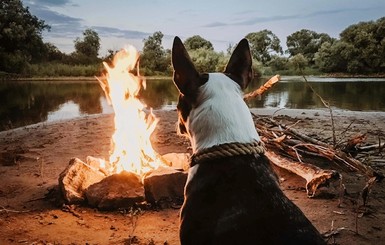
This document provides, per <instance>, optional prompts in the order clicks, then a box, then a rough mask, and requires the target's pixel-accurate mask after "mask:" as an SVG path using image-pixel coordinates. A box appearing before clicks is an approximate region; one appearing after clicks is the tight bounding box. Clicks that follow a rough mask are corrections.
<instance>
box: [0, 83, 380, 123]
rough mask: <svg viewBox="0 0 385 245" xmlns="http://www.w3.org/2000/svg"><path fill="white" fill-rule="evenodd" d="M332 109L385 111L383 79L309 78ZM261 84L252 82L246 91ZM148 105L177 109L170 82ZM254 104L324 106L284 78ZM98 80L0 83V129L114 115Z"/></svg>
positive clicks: (152, 93) (156, 88)
mask: <svg viewBox="0 0 385 245" xmlns="http://www.w3.org/2000/svg"><path fill="white" fill-rule="evenodd" d="M309 80H310V81H311V82H310V85H311V86H312V87H313V88H314V90H315V91H317V93H318V94H319V95H320V96H322V98H324V99H325V100H327V101H328V102H330V104H331V105H332V107H335V108H340V109H347V110H356V111H385V80H384V79H372V80H368V79H366V80H365V79H360V80H357V79H353V80H352V79H348V80H346V79H345V80H339V79H330V78H327V79H309ZM261 84H262V82H261V81H253V82H252V84H250V86H249V88H248V91H251V90H254V89H256V88H257V87H259V86H260V85H261ZM140 96H141V98H142V100H143V101H144V102H145V103H146V104H147V105H148V107H151V108H154V109H161V108H163V109H164V108H171V109H175V104H176V101H177V98H178V92H177V90H176V88H175V86H174V84H173V83H172V81H171V79H170V80H168V79H166V80H149V81H147V90H146V91H143V92H142V93H141V94H140ZM248 105H249V106H250V107H257V108H261V107H279V108H282V107H286V108H297V109H308V108H323V107H324V106H323V104H322V102H321V101H320V99H319V98H318V97H317V95H316V94H314V93H313V92H312V90H311V89H310V88H309V87H308V86H307V85H306V83H304V82H303V81H301V80H300V79H293V78H291V79H287V80H285V79H283V81H281V82H279V83H278V84H277V85H275V86H274V87H273V88H272V89H270V90H269V91H268V92H267V93H265V94H264V95H262V96H261V98H260V99H254V100H252V101H249V102H248ZM111 112H112V108H111V107H110V106H109V105H108V104H107V101H106V99H105V97H104V93H103V91H102V90H101V88H100V87H99V84H98V83H96V82H85V81H80V82H56V81H55V82H46V81H44V82H0V130H6V129H10V128H14V127H20V126H24V125H29V124H34V123H38V122H44V121H53V120H59V119H68V118H74V117H79V116H84V115H90V114H99V113H111Z"/></svg>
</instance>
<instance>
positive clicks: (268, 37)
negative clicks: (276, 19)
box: [246, 30, 283, 65]
mask: <svg viewBox="0 0 385 245" xmlns="http://www.w3.org/2000/svg"><path fill="white" fill-rule="evenodd" d="M246 38H247V39H248V40H249V43H250V50H251V54H252V56H253V58H254V59H256V60H258V61H260V62H262V64H263V65H266V64H267V63H268V62H269V61H270V60H271V57H272V54H283V52H282V47H281V45H280V40H279V38H278V37H277V36H276V35H275V34H274V33H273V32H271V31H269V30H263V31H259V32H252V33H249V34H247V35H246Z"/></svg>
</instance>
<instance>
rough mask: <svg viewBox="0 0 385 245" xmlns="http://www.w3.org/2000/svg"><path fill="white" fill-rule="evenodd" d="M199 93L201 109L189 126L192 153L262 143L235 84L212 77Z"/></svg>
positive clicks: (216, 75)
mask: <svg viewBox="0 0 385 245" xmlns="http://www.w3.org/2000/svg"><path fill="white" fill-rule="evenodd" d="M199 89H200V90H199V93H198V94H199V96H198V98H197V104H198V105H197V106H196V108H194V109H192V110H191V112H190V115H189V117H188V120H187V124H186V127H187V130H188V132H189V134H190V141H191V145H192V148H193V152H196V151H199V150H202V149H205V148H209V147H211V146H214V145H219V144H223V143H230V142H239V143H250V142H253V141H255V140H257V141H260V138H259V135H258V133H257V131H256V129H255V126H254V122H253V119H252V117H251V113H250V110H249V108H248V107H247V105H246V103H245V102H244V101H243V93H242V91H241V88H240V86H239V85H238V84H237V83H236V82H234V81H233V80H231V79H230V78H229V77H227V76H226V75H224V74H223V73H209V80H208V81H207V83H206V84H204V85H202V86H201V87H200V88H199ZM189 178H191V177H190V176H189Z"/></svg>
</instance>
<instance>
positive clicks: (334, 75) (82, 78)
mask: <svg viewBox="0 0 385 245" xmlns="http://www.w3.org/2000/svg"><path fill="white" fill-rule="evenodd" d="M272 76H274V75H262V78H261V79H262V80H268V79H269V78H270V77H272ZM282 76H283V77H292V78H301V77H302V75H282ZM305 77H321V78H385V73H373V74H347V73H324V74H317V75H311V74H306V75H305ZM168 79H172V75H170V76H166V75H162V76H146V80H168ZM2 80H4V79H2ZM7 80H8V81H62V82H63V81H95V82H97V80H96V79H95V76H91V77H88V76H76V77H72V76H71V77H68V76H64V77H16V78H8V79H7ZM0 81H1V79H0Z"/></svg>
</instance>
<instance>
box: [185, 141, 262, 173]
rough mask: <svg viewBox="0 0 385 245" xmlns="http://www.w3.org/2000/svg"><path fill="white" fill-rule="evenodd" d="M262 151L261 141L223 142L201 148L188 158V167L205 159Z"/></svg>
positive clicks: (259, 152) (260, 152) (252, 153)
mask: <svg viewBox="0 0 385 245" xmlns="http://www.w3.org/2000/svg"><path fill="white" fill-rule="evenodd" d="M264 153H265V147H264V145H263V143H262V142H261V141H259V142H257V141H254V142H252V143H237V142H233V143H225V144H221V145H215V146H212V147H210V148H207V149H203V150H201V151H199V152H196V153H195V154H193V155H192V156H191V158H190V167H193V166H195V165H196V164H199V163H200V162H201V161H206V160H213V159H218V158H222V157H233V156H241V155H254V154H264Z"/></svg>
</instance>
